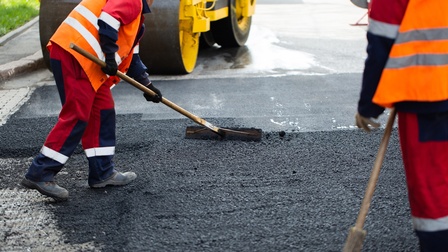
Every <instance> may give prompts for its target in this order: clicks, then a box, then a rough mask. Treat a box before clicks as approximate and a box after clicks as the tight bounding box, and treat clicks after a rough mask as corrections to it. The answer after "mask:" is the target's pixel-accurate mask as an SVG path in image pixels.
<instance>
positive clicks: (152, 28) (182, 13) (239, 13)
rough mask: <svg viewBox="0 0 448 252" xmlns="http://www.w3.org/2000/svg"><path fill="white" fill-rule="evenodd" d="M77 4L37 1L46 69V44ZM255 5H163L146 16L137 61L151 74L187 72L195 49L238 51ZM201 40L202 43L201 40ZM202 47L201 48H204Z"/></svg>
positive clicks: (170, 0) (239, 0) (172, 1)
mask: <svg viewBox="0 0 448 252" xmlns="http://www.w3.org/2000/svg"><path fill="white" fill-rule="evenodd" d="M80 1H81V0H41V5H40V18H39V29H40V40H41V47H42V53H43V55H44V60H45V63H46V64H47V66H48V67H49V55H48V52H47V50H46V48H45V45H46V43H47V42H48V40H49V38H50V37H51V35H52V34H53V32H54V31H55V30H56V29H57V27H58V26H59V24H60V23H61V22H62V21H63V20H64V19H65V17H66V15H67V14H68V13H69V12H70V11H71V10H72V9H73V8H74V7H75V6H76V4H77V3H79V2H80ZM255 5H256V0H162V1H155V2H154V4H153V6H152V7H151V12H152V13H150V14H148V15H146V20H145V25H146V32H145V35H144V37H143V40H142V41H141V43H140V57H141V58H142V60H143V63H145V65H146V66H147V67H148V68H149V72H150V73H152V74H186V73H191V72H192V71H193V70H194V68H195V65H196V61H197V57H198V52H199V44H200V41H201V40H204V38H207V42H206V44H207V45H208V46H213V45H214V44H215V43H217V44H218V45H220V46H223V47H233V46H242V45H243V44H244V43H245V41H246V39H247V37H248V34H249V29H250V24H251V17H252V15H253V14H254V12H255ZM201 36H202V38H201ZM203 44H204V43H203Z"/></svg>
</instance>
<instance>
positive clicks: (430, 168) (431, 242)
mask: <svg viewBox="0 0 448 252" xmlns="http://www.w3.org/2000/svg"><path fill="white" fill-rule="evenodd" d="M398 129H399V135H400V143H401V150H402V155H403V163H404V168H405V173H406V182H407V187H408V197H409V203H410V207H411V215H412V223H413V226H414V230H415V233H416V234H417V237H418V238H419V242H420V248H421V251H425V252H426V251H428V252H429V251H431V252H434V251H441V252H442V251H448V112H444V113H434V114H413V113H404V112H399V113H398Z"/></svg>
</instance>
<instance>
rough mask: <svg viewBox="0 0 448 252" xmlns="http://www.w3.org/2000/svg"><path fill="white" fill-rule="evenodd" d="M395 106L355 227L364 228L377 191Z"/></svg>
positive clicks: (388, 121)
mask: <svg viewBox="0 0 448 252" xmlns="http://www.w3.org/2000/svg"><path fill="white" fill-rule="evenodd" d="M396 113H397V112H396V110H395V108H392V110H391V112H390V115H389V118H388V120H387V124H386V129H385V131H384V135H383V138H382V140H381V143H380V147H379V149H378V154H377V155H376V158H375V163H374V164H373V168H372V172H371V174H370V179H369V183H368V184H367V189H366V192H365V195H364V198H363V200H362V204H361V208H360V210H359V214H358V218H357V219H356V224H355V227H356V228H358V229H362V228H363V226H364V222H365V220H366V216H367V212H368V211H369V207H370V202H371V201H372V197H373V193H374V192H375V187H376V183H377V181H378V177H379V174H380V170H381V166H382V164H383V160H384V155H385V153H386V149H387V145H388V144H389V139H390V135H391V132H392V127H393V125H394V121H395V115H396Z"/></svg>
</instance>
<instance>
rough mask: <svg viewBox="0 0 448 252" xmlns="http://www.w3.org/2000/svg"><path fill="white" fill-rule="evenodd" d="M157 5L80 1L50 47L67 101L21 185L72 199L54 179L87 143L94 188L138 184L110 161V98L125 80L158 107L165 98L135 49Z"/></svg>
mask: <svg viewBox="0 0 448 252" xmlns="http://www.w3.org/2000/svg"><path fill="white" fill-rule="evenodd" d="M152 3H153V0H128V1H122V0H83V1H82V2H81V3H79V4H78V5H77V6H76V7H75V8H74V9H73V11H72V12H71V13H70V14H69V15H68V17H67V18H66V19H65V20H64V21H63V22H62V24H61V25H60V26H59V28H58V29H57V31H56V32H55V33H54V34H53V36H52V37H51V38H50V42H49V43H48V45H47V48H48V50H49V51H50V64H51V68H52V71H53V74H54V78H55V82H56V86H57V89H58V92H59V96H60V99H61V102H62V109H61V112H60V114H59V118H58V121H57V122H56V124H55V125H54V127H53V129H52V130H51V131H50V133H49V134H48V136H47V139H46V140H45V143H44V145H43V147H42V149H41V151H40V153H39V154H38V155H37V156H36V157H35V158H34V160H33V162H32V163H31V165H30V167H29V169H28V172H27V173H26V174H25V178H24V179H23V180H22V182H21V184H22V185H23V186H25V187H27V188H30V189H36V190H38V191H39V192H40V193H42V194H44V195H47V196H50V197H53V198H54V199H56V200H67V199H68V195H69V193H68V191H67V190H66V189H65V188H63V187H61V186H59V185H58V184H57V183H56V182H55V176H56V174H57V173H58V172H59V171H60V170H61V169H62V167H63V166H64V164H65V163H66V162H67V160H68V159H69V157H70V156H71V155H72V154H73V152H74V151H75V148H76V147H77V145H78V143H79V142H80V141H81V142H82V147H83V149H84V151H85V154H86V156H87V159H88V162H89V176H88V184H89V185H90V187H92V188H101V187H105V186H109V185H115V186H121V185H126V184H128V183H130V182H131V181H133V180H134V179H135V178H136V177H137V175H136V174H135V173H134V172H125V173H121V172H119V171H117V170H116V169H115V167H114V163H113V161H112V159H113V156H114V153H115V109H114V100H113V97H112V93H111V91H110V89H111V87H113V85H115V84H116V83H117V82H118V81H119V78H118V77H117V76H115V75H116V73H117V70H120V71H121V72H125V73H127V74H128V75H129V76H130V77H132V78H134V79H135V80H137V81H138V82H140V83H141V84H143V85H145V86H146V87H148V88H149V89H151V90H152V91H154V92H155V93H156V95H154V96H150V95H148V94H144V96H145V98H146V100H148V101H152V102H156V103H157V102H160V101H161V99H162V94H161V92H160V91H159V90H158V89H157V88H155V87H154V85H153V84H152V83H151V81H150V79H149V75H148V73H147V68H146V66H145V65H144V64H143V63H142V61H141V60H140V57H139V54H138V44H139V41H140V39H141V37H142V35H143V33H144V16H143V14H145V13H149V12H150V9H149V8H150V6H151V5H152ZM72 42H73V43H75V44H76V45H78V46H79V47H81V48H83V49H85V50H87V51H88V52H90V53H91V54H93V55H96V56H97V57H98V58H100V59H101V60H103V61H105V63H106V66H105V67H102V68H101V67H100V66H98V65H96V64H95V63H93V62H91V61H90V60H88V59H86V58H84V57H83V56H82V55H80V54H78V53H77V52H75V51H73V50H71V49H70V43H72Z"/></svg>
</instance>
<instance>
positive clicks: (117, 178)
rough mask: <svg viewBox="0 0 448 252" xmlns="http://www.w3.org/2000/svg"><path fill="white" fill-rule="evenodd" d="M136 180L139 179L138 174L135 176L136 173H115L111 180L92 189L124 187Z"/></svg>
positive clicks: (95, 185) (93, 186)
mask: <svg viewBox="0 0 448 252" xmlns="http://www.w3.org/2000/svg"><path fill="white" fill-rule="evenodd" d="M135 178H137V174H135V173H134V172H125V173H121V172H118V171H114V174H113V175H112V176H110V178H108V179H107V180H105V181H103V182H101V183H97V184H93V185H90V187H92V188H101V187H106V186H109V185H110V186H123V185H127V184H129V183H131V181H132V180H134V179H135Z"/></svg>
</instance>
